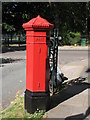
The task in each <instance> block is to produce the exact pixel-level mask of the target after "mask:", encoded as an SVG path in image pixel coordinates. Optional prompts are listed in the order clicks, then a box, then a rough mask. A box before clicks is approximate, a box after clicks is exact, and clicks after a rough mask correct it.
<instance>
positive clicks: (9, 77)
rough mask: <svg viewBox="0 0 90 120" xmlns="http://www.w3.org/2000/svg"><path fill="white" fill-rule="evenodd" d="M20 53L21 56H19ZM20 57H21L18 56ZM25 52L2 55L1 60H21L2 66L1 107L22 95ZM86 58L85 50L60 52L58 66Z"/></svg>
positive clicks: (24, 78) (6, 105) (24, 76)
mask: <svg viewBox="0 0 90 120" xmlns="http://www.w3.org/2000/svg"><path fill="white" fill-rule="evenodd" d="M20 53H21V54H20ZM20 55H21V56H20ZM25 55H26V51H16V52H10V53H9V52H8V53H3V58H13V59H18V58H19V59H22V60H20V61H17V62H13V63H8V64H4V66H3V67H0V69H2V107H3V108H6V107H8V106H9V104H10V103H11V101H13V100H14V99H15V98H16V97H18V96H19V95H20V94H22V93H23V91H24V90H25V80H26V73H25V72H26V69H25V68H26V63H25ZM87 58H88V51H87V50H77V51H75V50H60V49H59V64H60V65H61V67H62V66H63V65H65V64H67V63H70V62H72V61H78V60H84V59H87Z"/></svg>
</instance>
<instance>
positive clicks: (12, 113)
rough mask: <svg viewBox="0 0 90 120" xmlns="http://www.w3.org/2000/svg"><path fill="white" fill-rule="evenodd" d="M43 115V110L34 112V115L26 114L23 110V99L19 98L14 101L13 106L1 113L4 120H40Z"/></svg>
mask: <svg viewBox="0 0 90 120" xmlns="http://www.w3.org/2000/svg"><path fill="white" fill-rule="evenodd" d="M43 114H44V111H43V110H40V111H38V112H35V113H34V114H29V113H27V112H26V111H25V109H24V97H19V98H17V99H15V101H14V103H13V105H12V106H11V107H10V108H8V109H7V110H5V111H4V112H2V113H1V116H2V119H4V120H5V119H6V120H10V118H13V119H14V118H15V119H16V118H20V119H22V120H25V119H27V118H29V119H30V120H33V119H37V120H41V118H42V117H43Z"/></svg>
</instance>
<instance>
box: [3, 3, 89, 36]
mask: <svg viewBox="0 0 90 120" xmlns="http://www.w3.org/2000/svg"><path fill="white" fill-rule="evenodd" d="M87 7H88V9H86V3H85V2H81V3H80V2H75V3H73V2H58V3H57V2H44V3H43V2H9V3H8V2H3V3H2V22H3V23H4V24H3V33H6V32H11V30H12V32H22V31H23V28H22V24H23V23H24V22H27V21H28V20H30V19H32V18H33V17H36V16H37V15H38V14H40V15H41V17H44V18H45V19H47V20H48V21H49V22H51V23H53V24H54V26H55V28H56V27H58V28H59V30H60V34H62V32H63V31H65V32H67V31H68V30H69V31H73V32H76V31H78V32H83V31H84V30H85V25H86V16H87V13H86V10H88V11H89V12H88V13H90V9H89V5H88V6H87ZM7 26H11V28H10V27H7Z"/></svg>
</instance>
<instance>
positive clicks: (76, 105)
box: [44, 59, 90, 120]
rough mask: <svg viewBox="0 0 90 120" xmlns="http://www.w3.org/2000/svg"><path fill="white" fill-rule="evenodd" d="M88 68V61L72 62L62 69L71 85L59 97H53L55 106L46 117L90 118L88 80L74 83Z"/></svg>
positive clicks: (67, 119) (66, 118)
mask: <svg viewBox="0 0 90 120" xmlns="http://www.w3.org/2000/svg"><path fill="white" fill-rule="evenodd" d="M86 66H87V67H88V59H85V60H82V61H77V62H71V63H69V64H66V65H64V66H62V67H61V70H62V72H63V73H64V74H65V76H67V77H68V78H69V80H68V81H69V85H68V87H67V88H66V89H65V90H63V91H61V92H60V93H59V94H58V95H54V96H53V97H52V100H51V104H53V107H51V109H50V110H49V111H47V112H46V113H45V115H44V116H46V117H47V118H61V119H65V120H73V119H70V118H78V120H79V119H81V118H82V120H84V118H87V117H88V114H90V107H89V104H88V103H89V102H88V89H89V88H90V84H89V83H88V82H87V81H86V79H85V80H84V81H81V80H79V81H76V82H75V81H74V80H75V79H76V78H78V77H80V76H81V74H82V71H83V69H84V68H85V67H86ZM83 77H84V76H83ZM80 81H81V82H80ZM54 104H55V106H54ZM75 120H76V119H75Z"/></svg>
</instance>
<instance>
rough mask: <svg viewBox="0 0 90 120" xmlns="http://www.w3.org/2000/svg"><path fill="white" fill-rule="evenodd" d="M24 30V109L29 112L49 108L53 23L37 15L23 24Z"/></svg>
mask: <svg viewBox="0 0 90 120" xmlns="http://www.w3.org/2000/svg"><path fill="white" fill-rule="evenodd" d="M23 28H24V30H26V91H25V97H24V98H25V109H26V110H27V112H29V113H34V112H35V111H36V110H45V111H47V110H48V109H49V102H50V101H49V99H50V94H49V53H48V46H49V44H50V30H51V29H52V28H53V24H51V23H49V22H48V21H47V20H45V19H43V18H42V17H40V15H38V16H37V17H36V18H33V19H31V20H30V21H29V22H27V23H24V24H23Z"/></svg>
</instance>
